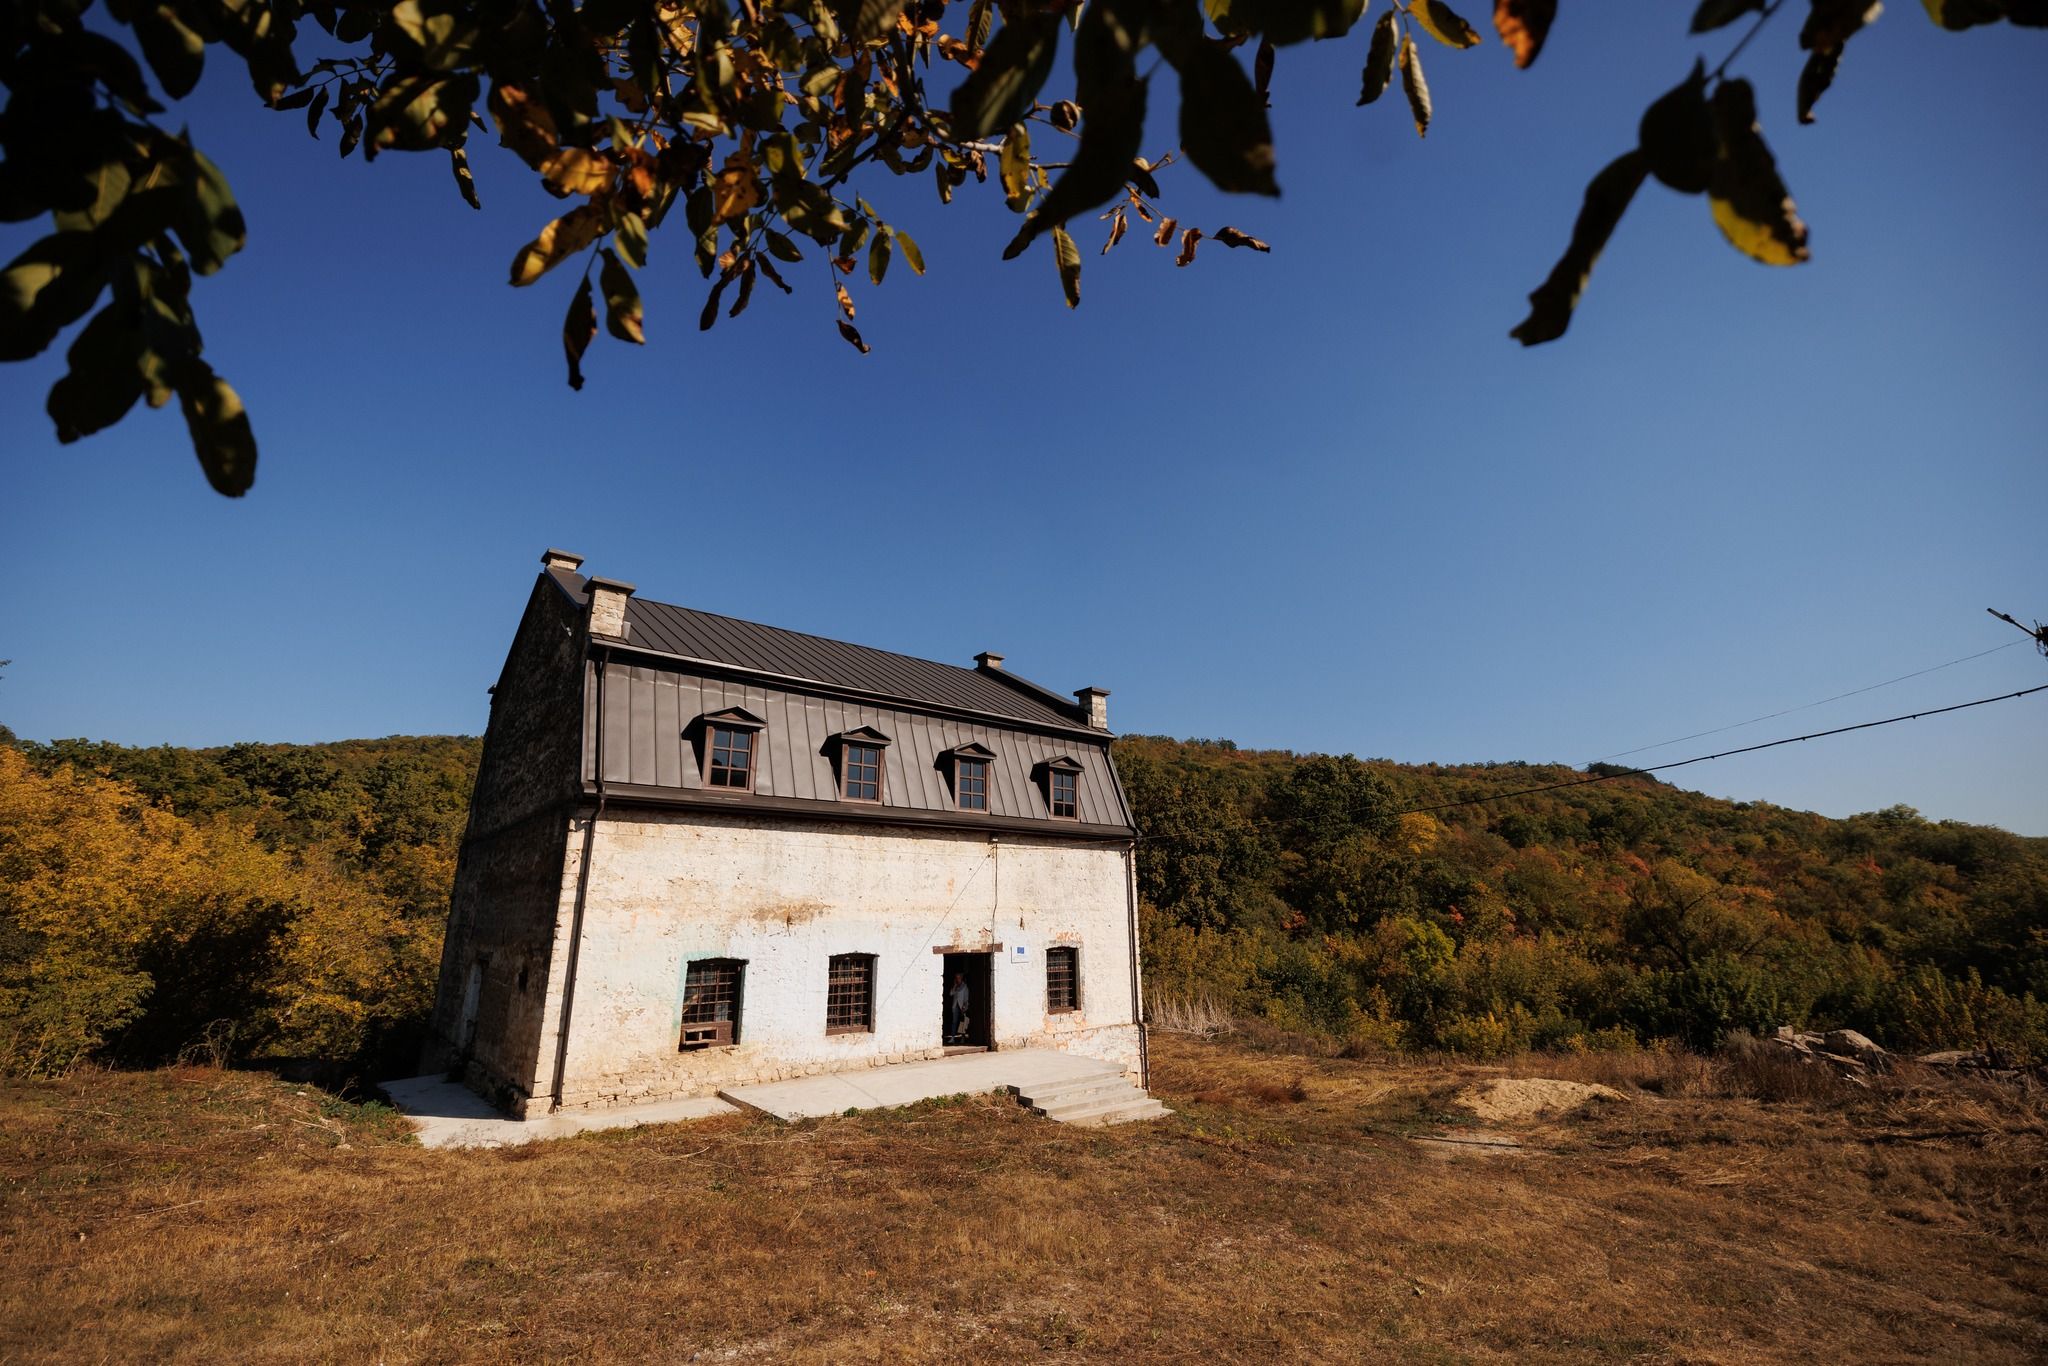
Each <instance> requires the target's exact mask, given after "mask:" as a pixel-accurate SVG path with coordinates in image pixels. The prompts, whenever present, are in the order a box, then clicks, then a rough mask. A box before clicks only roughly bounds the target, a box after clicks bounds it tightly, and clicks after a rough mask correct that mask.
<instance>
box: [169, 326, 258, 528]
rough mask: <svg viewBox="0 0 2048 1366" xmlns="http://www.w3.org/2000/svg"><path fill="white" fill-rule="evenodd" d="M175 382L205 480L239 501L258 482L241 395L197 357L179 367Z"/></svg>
mask: <svg viewBox="0 0 2048 1366" xmlns="http://www.w3.org/2000/svg"><path fill="white" fill-rule="evenodd" d="M173 383H174V384H175V385H176V387H177V391H178V407H179V408H180V409H181V410H183V412H184V414H185V428H186V430H187V431H189V432H190V433H191V434H192V451H193V454H195V455H197V456H198V457H199V468H200V469H202V470H204V471H206V482H207V483H209V484H211V485H213V488H214V491H215V492H216V493H223V494H226V495H227V496H228V497H230V498H239V497H241V496H242V495H243V494H245V493H247V492H248V491H249V486H250V485H251V484H253V483H255V482H256V434H255V433H254V432H253V431H251V430H250V427H249V414H248V413H247V412H245V411H244V410H243V408H242V396H241V395H240V394H237V393H236V392H235V390H234V387H233V386H232V385H230V384H229V383H228V382H227V381H226V380H224V379H222V378H221V377H220V376H219V375H216V374H215V373H213V368H212V367H211V366H209V365H208V364H207V363H206V362H205V361H202V360H199V359H197V358H196V357H194V358H191V359H188V360H186V361H185V362H184V363H183V364H182V365H180V366H179V367H178V370H177V373H176V375H175V377H174V379H173Z"/></svg>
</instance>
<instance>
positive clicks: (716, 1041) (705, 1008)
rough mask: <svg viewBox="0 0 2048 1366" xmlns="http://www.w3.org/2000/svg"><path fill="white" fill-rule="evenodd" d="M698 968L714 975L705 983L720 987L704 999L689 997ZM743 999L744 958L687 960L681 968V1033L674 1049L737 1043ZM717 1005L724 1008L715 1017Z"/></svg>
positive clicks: (685, 1050)
mask: <svg viewBox="0 0 2048 1366" xmlns="http://www.w3.org/2000/svg"><path fill="white" fill-rule="evenodd" d="M700 970H701V971H702V972H704V973H705V974H706V975H707V976H713V979H714V980H713V981H712V982H710V983H707V984H706V985H709V986H713V987H717V988H720V989H721V990H719V991H718V992H717V993H716V994H714V995H712V996H711V997H710V998H709V999H707V1000H692V999H691V995H690V978H691V976H692V975H693V974H695V973H697V972H699V971H700ZM746 1001H747V960H746V959H744V958H699V959H697V960H695V961H694V962H691V963H690V964H688V965H687V966H686V967H685V968H684V969H683V1011H682V1015H683V1018H682V1033H681V1037H680V1038H678V1040H677V1041H676V1048H677V1050H678V1051H679V1052H683V1053H694V1052H697V1051H698V1050H700V1049H705V1048H731V1047H733V1046H734V1045H736V1044H737V1043H739V1041H740V1016H741V1013H742V1012H743V1011H744V1010H745V1009H746ZM720 1005H724V1006H725V1007H726V1008H727V1009H726V1014H725V1018H724V1019H722V1020H721V1019H718V1018H716V1013H717V1007H718V1006H720ZM707 1016H708V1018H707ZM693 1017H694V1018H693Z"/></svg>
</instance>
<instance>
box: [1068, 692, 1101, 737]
mask: <svg viewBox="0 0 2048 1366" xmlns="http://www.w3.org/2000/svg"><path fill="white" fill-rule="evenodd" d="M1074 700H1075V701H1076V702H1079V703H1080V704H1081V711H1082V712H1083V713H1084V714H1085V715H1086V716H1087V717H1088V724H1089V725H1091V726H1093V727H1095V729H1097V730H1108V729H1109V689H1107V688H1082V689H1080V690H1079V691H1077V692H1076V693H1075V694H1074Z"/></svg>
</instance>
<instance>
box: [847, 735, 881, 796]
mask: <svg viewBox="0 0 2048 1366" xmlns="http://www.w3.org/2000/svg"><path fill="white" fill-rule="evenodd" d="M888 748H889V747H888V746H887V745H885V744H883V743H881V742H880V741H877V740H872V739H868V738H867V737H865V736H863V737H860V738H847V739H844V740H841V741H840V742H839V800H840V801H843V802H860V803H862V804H863V805H866V806H880V805H881V804H882V801H883V798H884V797H885V796H886V795H887V792H888V767H889V765H888V760H887V758H886V754H885V752H886V751H887V750H888ZM863 750H866V751H869V752H871V753H873V755H874V756H875V795H874V796H872V797H857V796H855V795H854V794H853V791H852V788H853V777H852V774H853V768H854V756H855V755H856V754H858V753H860V752H861V751H863ZM862 767H866V765H864V764H863V765H862Z"/></svg>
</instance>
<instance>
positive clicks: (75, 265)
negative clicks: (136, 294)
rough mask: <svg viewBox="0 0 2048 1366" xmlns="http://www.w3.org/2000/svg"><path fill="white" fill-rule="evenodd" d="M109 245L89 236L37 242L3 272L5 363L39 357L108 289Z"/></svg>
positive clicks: (1, 356)
mask: <svg viewBox="0 0 2048 1366" xmlns="http://www.w3.org/2000/svg"><path fill="white" fill-rule="evenodd" d="M107 266H108V261H107V258H106V249H105V245H104V244H103V243H101V242H99V241H96V240H95V239H94V236H93V234H91V233H84V232H60V233H56V234H54V235H52V236H49V237H45V238H43V239H41V240H40V241H38V242H35V243H32V244H31V245H30V246H29V248H28V249H27V250H26V251H24V252H22V253H21V255H19V256H17V257H15V258H14V259H13V260H12V261H10V262H8V263H7V269H6V270H5V271H0V361H9V360H27V359H28V358H29V357H31V356H35V355H40V354H41V353H42V352H43V351H44V350H46V349H47V348H48V347H49V345H50V343H51V342H53V341H55V340H56V339H57V334H58V333H59V332H61V331H63V330H64V329H65V328H66V327H69V326H70V325H71V324H72V323H73V322H75V321H77V320H78V319H79V318H80V317H83V316H84V314H85V311H86V310H87V309H88V308H91V307H92V304H93V300H95V299H97V298H98V297H99V294H100V291H101V290H102V289H104V288H105V287H106V283H107Z"/></svg>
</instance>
